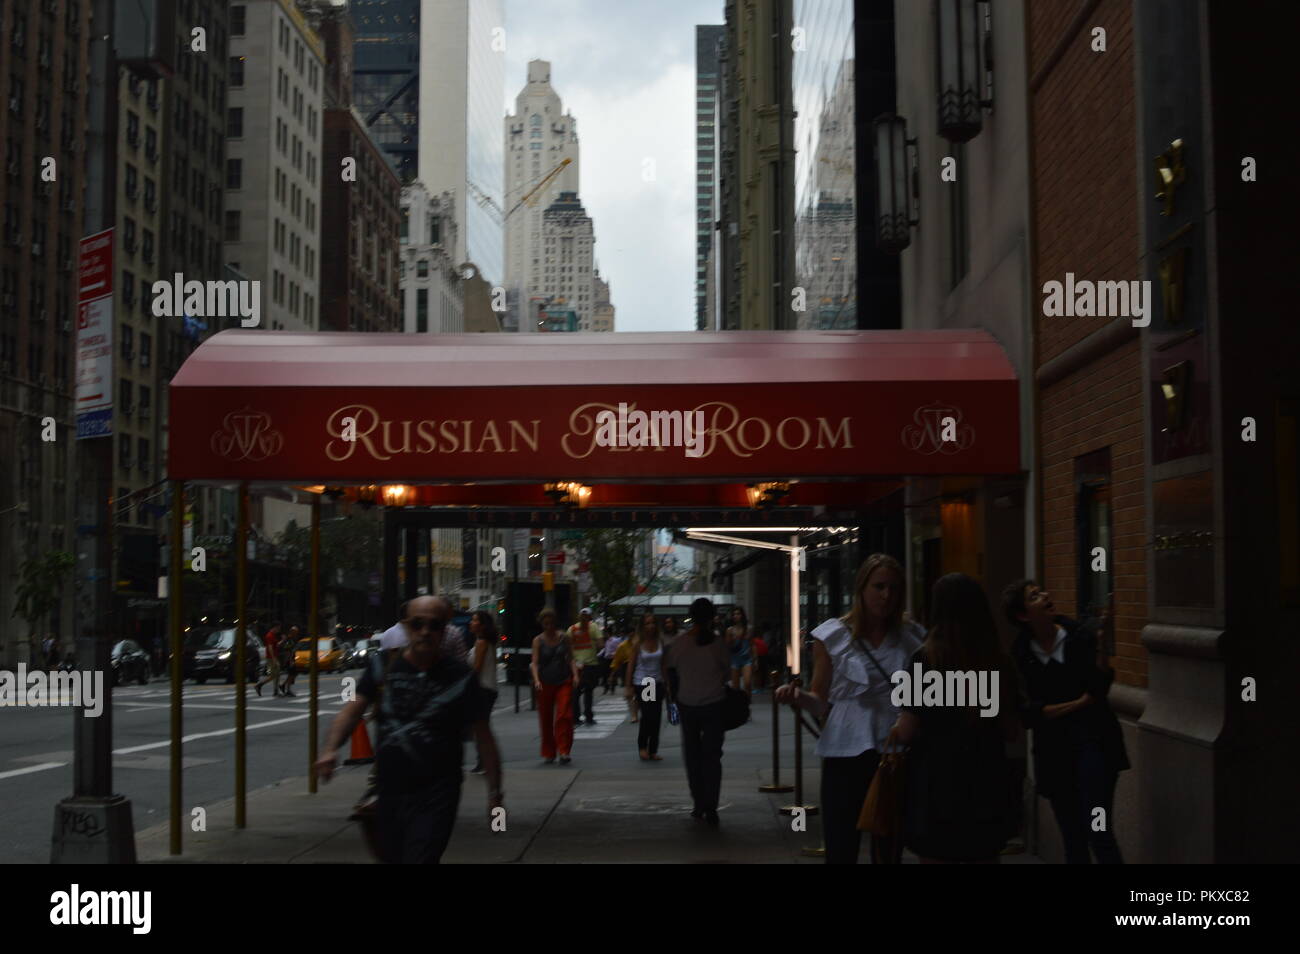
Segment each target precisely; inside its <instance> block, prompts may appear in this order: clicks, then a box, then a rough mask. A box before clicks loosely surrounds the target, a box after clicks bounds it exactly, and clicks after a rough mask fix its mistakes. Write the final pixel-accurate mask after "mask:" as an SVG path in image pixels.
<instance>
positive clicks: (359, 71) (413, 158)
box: [351, 0, 420, 183]
mask: <svg viewBox="0 0 1300 954" xmlns="http://www.w3.org/2000/svg"><path fill="white" fill-rule="evenodd" d="M351 10H352V21H353V24H354V26H355V28H356V36H355V39H354V42H353V66H352V77H353V80H352V100H353V104H354V105H355V106H356V108H357V111H358V112H360V113H361V118H362V119H363V120H364V121H365V124H366V126H367V127H369V129H370V134H371V135H372V136H373V137H374V138H375V141H376V142H378V143H379V144H380V146H381V147H382V148H383V150H384V153H385V155H387V156H388V157H389V159H390V161H391V162H392V164H393V167H394V168H395V169H396V170H397V174H398V176H399V177H400V178H401V180H402V182H403V183H409V182H411V181H413V180H414V179H415V177H416V174H417V170H418V169H419V156H420V138H419V129H420V88H419V70H420V0H352V7H351Z"/></svg>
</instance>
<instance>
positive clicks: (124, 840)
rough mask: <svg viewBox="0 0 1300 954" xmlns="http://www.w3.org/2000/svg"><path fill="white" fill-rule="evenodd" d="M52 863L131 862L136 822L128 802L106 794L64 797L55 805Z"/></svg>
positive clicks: (51, 848)
mask: <svg viewBox="0 0 1300 954" xmlns="http://www.w3.org/2000/svg"><path fill="white" fill-rule="evenodd" d="M50 864H52V865H69V864H71V865H133V864H135V826H134V825H133V824H132V822H131V802H130V800H129V799H127V798H124V797H122V796H121V795H113V796H111V797H109V798H90V797H78V796H76V795H73V796H72V797H70V798H65V799H63V801H61V802H59V803H58V804H57V805H55V806H54V836H53V838H52V839H51V840H50Z"/></svg>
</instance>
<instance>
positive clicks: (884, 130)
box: [871, 113, 920, 253]
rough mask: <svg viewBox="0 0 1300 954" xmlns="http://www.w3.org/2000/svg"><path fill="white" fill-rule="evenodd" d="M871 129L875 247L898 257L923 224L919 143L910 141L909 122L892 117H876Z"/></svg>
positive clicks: (887, 115)
mask: <svg viewBox="0 0 1300 954" xmlns="http://www.w3.org/2000/svg"><path fill="white" fill-rule="evenodd" d="M871 127H872V129H871V131H872V142H873V144H874V147H873V148H874V156H875V165H876V214H877V215H878V216H879V219H878V221H877V227H876V246H877V247H878V248H879V249H880V250H881V251H884V252H894V253H897V252H901V251H902V250H903V249H905V248H907V246H908V245H910V244H911V243H912V226H913V225H918V224H919V223H920V219H919V217H918V206H919V204H920V203H919V191H920V190H919V186H918V178H917V172H916V140H915V139H908V138H907V120H906V119H904V118H903V117H902V116H896V115H894V114H893V113H882V114H881V115H879V116H877V117H876V118H875V120H874V121H873V122H872V124H871ZM909 153H910V154H909Z"/></svg>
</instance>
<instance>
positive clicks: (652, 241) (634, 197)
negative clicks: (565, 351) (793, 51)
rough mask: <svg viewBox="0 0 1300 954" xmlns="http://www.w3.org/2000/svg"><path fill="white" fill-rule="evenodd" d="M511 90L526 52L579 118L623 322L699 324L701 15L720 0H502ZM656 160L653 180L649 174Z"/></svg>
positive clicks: (584, 185)
mask: <svg viewBox="0 0 1300 954" xmlns="http://www.w3.org/2000/svg"><path fill="white" fill-rule="evenodd" d="M505 10H506V101H507V106H508V110H509V111H510V112H513V111H514V100H515V96H516V95H518V93H519V91H520V89H522V88H523V86H524V83H525V82H526V80H527V64H528V61H529V60H549V61H550V63H551V85H552V86H553V87H554V88H555V91H556V93H557V94H558V95H559V97H560V101H561V103H562V104H563V105H564V109H565V110H566V111H567V112H571V113H573V115H574V116H575V117H576V118H577V120H578V138H579V145H580V148H581V169H580V175H581V177H582V181H581V185H580V188H581V194H580V196H579V198H580V199H581V200H582V203H583V205H584V206H585V207H586V210H587V214H588V215H590V216H591V217H592V220H593V223H594V226H595V232H596V260H597V262H598V263H599V265H600V270H601V274H602V275H603V276H604V277H605V278H606V279H607V280H608V281H609V282H610V291H611V299H612V300H613V303H614V307H615V309H616V317H615V328H616V330H618V331H691V330H694V328H695V188H694V187H695V26H696V24H700V23H721V22H722V20H723V16H722V0H655V2H653V3H647V2H645V0H505ZM646 160H652V163H653V175H654V181H650V182H647V181H644V178H643V169H646V168H648V164H647V163H646Z"/></svg>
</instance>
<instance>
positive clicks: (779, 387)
mask: <svg viewBox="0 0 1300 954" xmlns="http://www.w3.org/2000/svg"><path fill="white" fill-rule="evenodd" d="M170 400H171V418H170V422H169V454H168V469H169V476H170V477H171V478H173V479H181V480H205V481H212V482H228V481H238V480H249V481H254V482H262V483H313V484H319V483H327V484H328V483H344V484H348V483H396V482H402V483H430V482H432V483H438V482H445V483H456V482H464V481H521V480H531V481H540V480H578V481H584V482H598V481H607V482H608V481H634V480H650V481H654V480H663V479H664V478H669V479H677V480H680V479H686V480H702V481H709V480H750V479H752V480H764V479H780V478H795V479H817V478H822V479H842V478H862V477H870V476H902V475H907V474H994V473H1014V472H1018V471H1019V470H1020V469H1021V468H1020V456H1019V454H1020V452H1019V402H1018V388H1017V383H1016V378H1015V373H1014V371H1013V370H1012V367H1011V364H1010V362H1009V361H1008V360H1007V357H1006V355H1005V353H1004V352H1003V350H1002V347H1001V346H1000V345H999V344H998V343H997V341H996V340H995V339H994V338H993V337H992V336H991V335H989V334H988V333H987V332H983V331H925V332H910V331H874V332H873V331H848V332H836V331H801V332H712V333H711V332H693V333H682V334H677V333H659V334H626V333H620V334H531V335H518V334H481V335H403V334H350V333H308V332H273V331H244V330H235V331H224V332H222V333H220V334H218V335H214V336H213V337H212V338H210V339H208V340H207V341H206V342H204V343H203V344H202V345H201V346H200V347H199V348H198V349H197V350H196V351H195V352H194V354H192V355H191V356H190V357H189V359H188V360H187V361H186V362H185V364H184V366H183V367H182V368H181V369H180V371H179V372H178V373H177V375H176V377H175V378H174V379H173V380H172V383H171V388H170ZM656 439H657V440H658V441H659V446H654V441H655V440H656Z"/></svg>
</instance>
